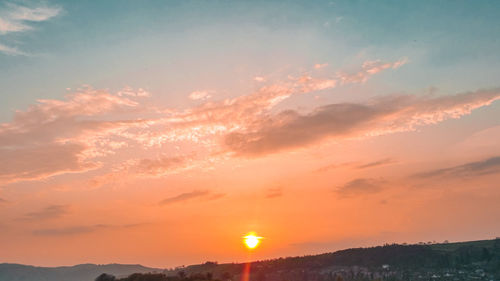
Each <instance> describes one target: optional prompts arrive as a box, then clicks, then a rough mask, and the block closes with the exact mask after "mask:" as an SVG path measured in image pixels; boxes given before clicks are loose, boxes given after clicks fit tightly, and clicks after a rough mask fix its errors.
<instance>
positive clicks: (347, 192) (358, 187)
mask: <svg viewBox="0 0 500 281" xmlns="http://www.w3.org/2000/svg"><path fill="white" fill-rule="evenodd" d="M383 184H384V181H383V180H380V179H369V178H357V179H354V180H351V181H349V182H347V183H345V184H344V185H342V186H339V187H337V188H336V189H335V190H334V191H335V192H336V193H337V194H339V195H340V196H341V197H353V196H357V195H364V194H370V193H377V192H379V191H381V190H382V185H383Z"/></svg>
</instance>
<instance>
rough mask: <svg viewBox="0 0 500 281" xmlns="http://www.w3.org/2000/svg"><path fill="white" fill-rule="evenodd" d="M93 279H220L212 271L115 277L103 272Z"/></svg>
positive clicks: (114, 280)
mask: <svg viewBox="0 0 500 281" xmlns="http://www.w3.org/2000/svg"><path fill="white" fill-rule="evenodd" d="M95 281H220V280H217V279H213V276H212V273H206V274H201V273H198V274H192V275H190V276H187V275H186V274H185V273H184V272H183V271H180V272H179V273H178V275H177V276H167V275H166V274H164V273H134V274H132V275H129V276H128V277H123V278H116V277H115V276H113V275H111V274H106V273H103V274H101V275H99V276H98V277H97V278H96V279H95Z"/></svg>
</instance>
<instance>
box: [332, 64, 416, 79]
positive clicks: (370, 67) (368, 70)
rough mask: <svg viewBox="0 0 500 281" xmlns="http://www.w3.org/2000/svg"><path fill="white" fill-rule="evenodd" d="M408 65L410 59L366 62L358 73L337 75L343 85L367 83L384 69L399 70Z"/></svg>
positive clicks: (340, 72) (341, 72) (340, 73)
mask: <svg viewBox="0 0 500 281" xmlns="http://www.w3.org/2000/svg"><path fill="white" fill-rule="evenodd" d="M406 63H408V58H401V59H399V60H398V61H395V62H383V61H381V60H372V61H365V62H364V63H363V66H362V69H361V71H359V72H357V73H346V72H343V71H339V72H338V73H337V75H338V77H339V79H340V81H341V83H342V84H349V83H365V82H366V81H367V80H368V79H369V78H370V77H371V76H372V75H375V74H377V73H379V72H381V71H383V70H384V69H390V68H392V69H397V68H399V67H401V66H403V65H404V64H406Z"/></svg>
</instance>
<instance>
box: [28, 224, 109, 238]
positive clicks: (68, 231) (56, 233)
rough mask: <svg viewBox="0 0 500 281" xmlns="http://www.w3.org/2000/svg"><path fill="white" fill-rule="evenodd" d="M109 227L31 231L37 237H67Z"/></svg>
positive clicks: (71, 227)
mask: <svg viewBox="0 0 500 281" xmlns="http://www.w3.org/2000/svg"><path fill="white" fill-rule="evenodd" d="M109 227H110V226H109V225H105V224H96V225H91V226H70V227H64V228H46V229H37V230H34V231H33V234H34V235H37V236H67V235H77V234H84V233H90V232H94V231H96V230H99V229H106V228H109Z"/></svg>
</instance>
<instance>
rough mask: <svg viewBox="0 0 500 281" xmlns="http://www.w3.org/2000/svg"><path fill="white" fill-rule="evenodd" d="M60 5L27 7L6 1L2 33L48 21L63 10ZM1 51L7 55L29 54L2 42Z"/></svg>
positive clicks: (0, 15)
mask: <svg viewBox="0 0 500 281" xmlns="http://www.w3.org/2000/svg"><path fill="white" fill-rule="evenodd" d="M61 10H62V9H61V8H60V7H56V6H54V7H49V6H42V5H40V6H35V7H27V6H20V5H16V4H12V3H6V4H5V7H4V9H2V10H1V11H0V35H4V34H7V33H14V32H23V31H27V30H32V29H33V27H32V25H31V23H33V22H42V21H47V20H49V19H51V18H53V17H55V16H57V15H58V14H59V13H60V12H61ZM0 52H2V53H4V54H7V55H27V54H26V53H25V52H22V51H20V50H18V49H17V48H16V47H9V46H6V45H4V44H0Z"/></svg>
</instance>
